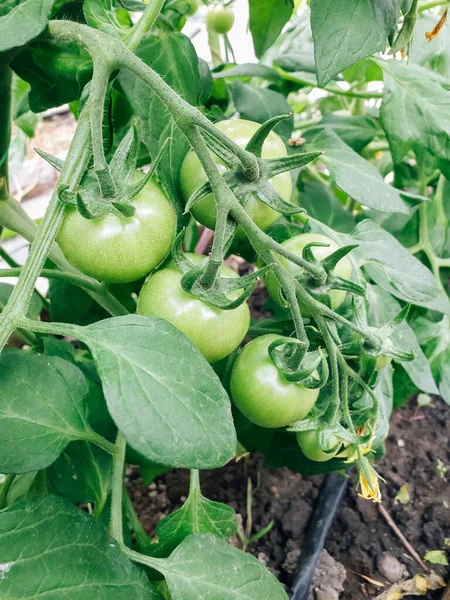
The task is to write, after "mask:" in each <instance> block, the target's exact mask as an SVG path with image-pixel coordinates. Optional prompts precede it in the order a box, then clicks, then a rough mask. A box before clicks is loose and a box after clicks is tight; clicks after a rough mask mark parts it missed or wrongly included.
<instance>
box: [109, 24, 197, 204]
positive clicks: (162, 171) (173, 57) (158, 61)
mask: <svg viewBox="0 0 450 600" xmlns="http://www.w3.org/2000/svg"><path fill="white" fill-rule="evenodd" d="M136 54H137V56H139V58H141V59H142V60H143V61H144V62H145V64H147V65H149V66H150V67H152V69H154V70H155V71H156V72H157V73H159V74H160V75H161V76H162V77H163V78H164V80H165V81H166V83H168V84H169V85H170V86H171V87H172V88H173V89H174V90H175V91H176V92H177V93H178V94H180V95H181V96H182V97H183V98H184V99H185V100H186V101H187V102H189V103H191V104H194V105H195V104H196V103H197V101H198V89H199V83H200V74H199V66H198V65H199V63H198V58H197V54H196V52H195V49H194V46H193V45H192V42H191V41H190V39H189V38H188V37H186V36H185V35H183V34H182V33H175V32H160V33H159V34H158V35H150V36H147V37H145V38H144V39H143V40H142V42H141V43H140V45H139V47H138V49H137V51H136ZM119 81H120V85H121V86H122V88H123V90H124V92H125V95H126V97H127V98H128V100H129V102H130V103H131V105H132V106H133V108H134V110H135V112H136V114H137V115H138V116H139V117H140V118H141V120H142V125H143V134H144V135H143V139H144V140H145V143H146V145H147V147H148V150H149V152H150V154H151V156H152V157H153V158H155V157H156V156H157V154H158V152H159V151H160V150H161V148H162V146H163V144H164V143H165V142H166V140H167V139H170V142H169V145H168V148H167V149H166V151H165V153H164V156H163V158H162V160H161V162H160V164H159V167H158V174H159V176H160V177H161V180H162V183H163V185H164V187H165V188H166V191H167V193H168V194H169V195H170V197H171V198H172V200H173V201H174V202H175V203H176V204H178V205H180V198H181V194H180V168H181V164H182V162H183V160H184V157H185V156H186V152H187V150H188V143H187V141H186V139H185V138H184V136H183V135H182V134H181V133H180V131H179V130H178V128H177V127H176V125H175V123H174V121H173V119H172V117H171V116H170V113H169V112H168V110H167V108H166V106H165V105H164V102H163V101H161V100H160V99H159V98H158V97H157V96H156V95H155V94H154V93H153V92H152V91H151V90H150V88H149V87H148V86H147V85H146V84H144V83H142V81H140V80H139V79H138V78H137V77H136V76H135V75H133V74H132V73H130V72H129V71H126V70H122V72H121V73H120V76H119ZM155 115H158V118H155Z"/></svg>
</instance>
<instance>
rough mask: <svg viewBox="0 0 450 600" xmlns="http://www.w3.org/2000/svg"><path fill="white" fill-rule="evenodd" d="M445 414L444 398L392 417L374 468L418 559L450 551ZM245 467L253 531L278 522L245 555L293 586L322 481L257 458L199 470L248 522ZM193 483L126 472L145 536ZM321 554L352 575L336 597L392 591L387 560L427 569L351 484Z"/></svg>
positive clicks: (181, 477) (211, 490) (207, 485)
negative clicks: (404, 498) (403, 492)
mask: <svg viewBox="0 0 450 600" xmlns="http://www.w3.org/2000/svg"><path fill="white" fill-rule="evenodd" d="M448 415H449V407H448V406H446V405H445V404H444V403H443V402H442V401H441V400H439V399H436V401H435V402H434V406H433V407H430V406H428V407H423V408H421V409H420V411H418V412H417V410H416V404H415V402H414V401H411V402H410V404H409V405H407V406H405V407H404V408H402V409H401V410H399V411H397V412H396V413H395V415H394V418H393V421H392V425H391V432H390V435H389V438H388V440H387V454H386V457H385V458H384V459H382V460H381V461H380V462H379V463H378V470H379V472H380V473H381V475H382V476H383V477H384V479H385V480H386V483H385V484H383V485H382V489H383V506H384V507H385V508H386V509H387V511H388V512H389V514H390V515H391V517H392V518H393V520H394V522H395V523H396V524H397V525H398V527H399V528H400V530H401V531H402V532H403V534H404V535H405V536H406V538H407V539H408V541H409V542H410V543H411V545H412V546H413V548H414V549H415V550H416V551H417V552H418V554H419V555H420V556H421V557H423V556H424V554H425V553H426V552H427V551H429V550H440V549H445V548H448V544H449V543H450V539H449V538H450V486H449V484H450V471H449V470H447V465H449V464H450V449H449V444H448V435H449V430H448V429H449V428H448V422H449V419H448ZM438 459H439V461H441V462H438ZM246 469H248V470H247V473H248V476H249V477H251V479H252V482H253V484H254V486H255V490H254V493H253V505H252V519H253V531H255V532H256V531H259V530H260V529H261V528H262V527H265V526H266V525H267V524H268V523H269V522H270V521H271V520H273V521H274V526H273V528H272V530H271V531H270V532H269V533H268V534H267V535H266V536H264V537H263V538H262V539H260V540H259V541H258V542H257V543H255V544H252V545H250V547H249V551H250V552H251V553H252V554H254V555H255V556H257V557H258V558H259V559H260V560H262V561H263V562H264V563H265V564H267V566H268V567H269V568H270V569H271V570H272V571H273V572H274V573H275V574H276V575H277V577H278V578H279V579H280V580H281V581H282V582H283V583H284V584H285V585H286V586H288V587H289V586H290V585H291V583H292V581H293V577H294V575H295V572H296V565H297V561H298V558H299V555H300V551H301V546H302V539H303V535H304V532H305V527H306V525H307V523H308V519H309V517H310V516H311V513H312V511H313V509H314V506H315V503H316V500H317V497H318V494H319V490H320V486H321V484H322V481H323V478H322V476H316V477H302V476H301V475H299V474H295V473H292V472H290V471H289V470H287V469H279V470H276V471H269V470H267V469H265V468H264V467H263V460H262V457H259V456H255V457H253V458H252V459H251V460H250V462H249V463H248V465H247V466H246V465H245V464H244V463H242V462H241V463H238V464H230V465H228V466H226V467H224V468H223V469H220V470H216V471H205V472H202V477H201V480H202V491H203V494H204V495H205V496H206V497H207V498H211V499H213V500H217V501H220V502H225V503H226V504H228V505H230V506H232V507H233V508H234V509H235V510H236V511H237V512H238V514H239V515H240V516H241V518H242V520H243V522H244V524H245V521H246V518H247V515H246V495H247V476H246V472H245V471H246ZM188 479H189V474H188V472H187V471H184V470H177V471H173V472H171V473H168V474H167V475H165V476H163V477H160V478H158V479H157V480H156V481H155V482H154V483H152V484H151V485H150V486H149V487H144V486H143V485H142V480H141V479H140V477H139V471H138V470H134V471H133V472H132V473H131V474H130V479H129V491H130V494H131V497H132V499H133V502H134V505H135V507H136V509H137V511H138V513H139V515H140V517H141V519H142V521H143V523H144V526H145V528H146V530H147V531H148V533H150V534H154V532H155V526H156V524H157V523H158V521H159V520H160V519H161V518H162V517H163V516H164V515H165V514H167V513H168V512H171V511H172V510H174V509H176V508H178V507H179V506H180V504H181V503H182V502H183V500H184V499H185V497H186V494H187V491H188ZM404 485H406V486H408V490H409V494H410V501H409V502H408V503H407V504H402V503H401V502H398V500H397V501H396V500H395V497H396V495H397V494H398V492H399V490H400V488H401V487H402V486H404ZM325 547H326V549H327V551H328V552H329V554H330V555H331V556H332V557H333V558H334V559H335V560H336V561H338V562H340V563H342V565H343V566H344V567H345V569H346V575H347V576H346V581H345V583H344V591H343V592H342V594H341V595H340V596H339V598H340V600H355V599H359V598H373V597H374V596H376V594H377V593H380V592H381V591H383V588H378V589H377V588H376V587H375V586H373V585H371V584H370V583H369V582H368V581H367V580H365V579H364V578H363V577H361V576H362V575H364V576H366V577H370V578H372V579H375V580H376V581H378V582H380V583H384V584H385V585H386V588H387V587H389V582H388V580H387V579H386V575H388V576H391V574H389V573H387V572H386V566H384V568H383V564H382V563H383V562H384V563H385V562H386V560H391V557H394V558H395V559H397V560H398V561H399V562H400V563H401V564H402V565H404V567H405V569H406V570H407V572H408V573H409V574H410V575H414V574H416V573H418V572H421V568H420V567H419V566H418V565H417V564H416V563H415V561H414V560H413V559H412V557H411V556H410V555H409V553H408V552H407V551H406V550H405V548H404V546H403V545H402V543H401V542H400V540H399V539H398V537H397V536H396V535H395V534H394V533H393V531H392V530H391V528H390V526H389V525H388V524H387V523H386V521H385V519H384V518H383V517H382V516H381V515H380V513H379V511H378V507H377V505H376V504H373V503H371V502H368V501H365V500H362V499H361V498H359V497H358V496H357V494H356V492H355V489H354V485H353V483H352V482H351V483H350V485H349V486H348V488H347V491H346V494H345V497H344V500H343V502H342V505H341V507H340V509H339V511H338V514H337V517H336V519H335V521H334V524H333V526H332V528H331V530H330V533H329V536H328V539H327V542H326V545H325ZM393 564H394V570H395V568H396V567H398V563H397V562H396V561H393ZM379 567H380V568H381V572H380V570H379ZM430 567H432V568H434V569H435V570H436V571H438V572H440V573H441V574H442V575H444V576H445V574H446V572H445V568H443V567H439V566H438V565H431V564H430ZM400 574H401V572H400ZM394 576H395V575H394ZM386 588H384V589H386ZM441 593H442V592H438V593H435V594H434V595H433V594H429V596H428V598H430V599H431V598H434V599H437V598H439V597H440V594H441Z"/></svg>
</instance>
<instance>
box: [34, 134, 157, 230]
mask: <svg viewBox="0 0 450 600" xmlns="http://www.w3.org/2000/svg"><path fill="white" fill-rule="evenodd" d="M168 141H169V140H167V141H166V142H165V143H164V145H163V147H162V148H161V150H160V152H159V154H158V156H157V157H156V159H155V160H154V161H153V163H152V165H151V168H150V169H149V171H148V172H147V173H146V174H145V175H143V176H142V177H140V178H139V180H138V181H133V179H134V178H135V175H136V165H137V159H138V152H139V143H140V142H139V136H138V131H137V127H136V125H134V124H133V125H132V127H130V129H129V130H128V132H127V133H126V134H125V136H124V138H123V139H122V141H121V142H120V144H119V146H118V148H117V150H116V152H115V154H114V155H113V157H112V158H111V161H110V163H109V165H108V173H109V176H110V177H111V179H112V182H113V187H114V196H105V194H104V189H103V188H102V184H101V181H100V180H99V178H98V175H99V173H98V171H97V172H94V171H93V170H89V171H87V172H86V173H85V174H84V175H83V178H82V180H81V183H80V185H79V186H78V187H77V188H75V189H72V187H71V186H70V185H60V186H59V188H58V198H59V200H60V201H61V202H63V203H64V204H67V205H69V206H76V208H77V209H78V212H79V213H80V214H81V215H82V216H83V217H85V218H86V219H98V218H99V217H102V216H104V215H105V214H106V213H108V212H116V213H119V214H120V215H122V216H124V217H132V216H133V215H134V214H135V207H134V206H133V204H132V201H133V199H134V198H135V197H136V196H137V195H138V194H139V193H140V192H141V191H142V190H143V189H144V187H145V186H146V184H147V183H148V182H149V181H150V179H151V178H152V177H153V175H154V174H155V171H156V168H157V166H158V164H159V161H160V160H161V157H162V155H163V153H164V151H165V149H166V146H167V143H168ZM40 155H41V156H42V157H43V158H44V159H45V160H46V161H47V162H48V163H49V164H51V165H52V166H53V167H54V168H55V169H57V170H58V171H60V170H61V168H62V165H63V163H62V161H58V159H56V158H55V157H52V156H50V155H48V154H47V153H44V152H42V151H41V152H40Z"/></svg>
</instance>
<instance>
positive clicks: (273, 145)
mask: <svg viewBox="0 0 450 600" xmlns="http://www.w3.org/2000/svg"><path fill="white" fill-rule="evenodd" d="M216 126H217V128H218V129H220V131H222V132H223V133H225V135H227V136H228V137H229V138H231V139H232V140H233V141H234V142H235V143H236V144H237V145H238V146H240V147H241V148H245V146H246V145H247V144H248V142H249V141H250V139H251V138H252V136H253V134H254V133H255V132H256V131H257V130H258V128H259V127H260V124H259V123H254V122H253V121H245V120H243V119H230V120H228V121H220V122H219V123H217V125H216ZM286 155H287V151H286V146H285V145H284V142H283V140H282V139H281V138H280V137H279V136H278V135H277V134H276V133H274V132H273V131H272V132H270V134H269V135H268V136H267V139H266V141H265V142H264V146H263V150H262V157H263V158H280V157H282V156H286ZM214 160H215V161H216V163H217V164H218V165H219V170H220V171H221V172H222V173H223V172H225V171H226V170H227V169H226V167H225V165H224V163H223V162H222V161H221V160H220V158H218V157H217V156H216V157H215V158H214ZM206 181H207V177H206V174H205V171H204V170H203V167H202V165H201V164H200V161H199V159H198V157H197V155H196V154H195V152H194V151H193V150H191V151H190V152H188V154H187V156H186V158H185V159H184V162H183V165H182V167H181V190H182V193H183V196H184V199H185V201H186V202H187V201H188V200H189V198H190V197H191V195H192V194H193V193H194V192H195V190H196V189H197V188H199V187H200V186H201V185H203V184H204V183H205V182H206ZM270 183H271V184H272V185H273V187H274V188H275V190H276V191H277V192H278V193H279V194H280V196H282V197H283V198H284V199H285V200H287V201H289V200H290V197H291V194H292V178H291V175H290V174H289V173H280V174H279V175H276V176H275V177H273V178H272V179H271V180H270ZM245 210H246V211H247V213H248V214H249V215H250V216H251V218H252V219H253V220H254V222H255V223H256V224H257V225H258V227H260V228H261V229H267V227H269V225H271V224H272V223H273V222H274V221H276V220H277V219H278V217H279V216H280V214H279V213H278V212H277V211H275V210H273V209H272V208H270V207H269V206H267V205H266V204H264V203H263V202H261V201H260V200H258V199H256V198H254V197H252V198H251V199H250V200H249V201H248V203H247V204H246V205H245ZM191 213H192V214H193V215H194V217H195V218H196V219H197V221H198V222H199V223H201V224H202V225H204V226H205V227H208V229H215V227H216V202H215V200H214V196H213V195H212V194H209V195H208V196H205V198H202V199H201V200H200V201H199V202H196V203H195V204H194V206H193V207H192V209H191ZM238 235H240V236H242V235H243V232H242V230H241V229H240V228H238Z"/></svg>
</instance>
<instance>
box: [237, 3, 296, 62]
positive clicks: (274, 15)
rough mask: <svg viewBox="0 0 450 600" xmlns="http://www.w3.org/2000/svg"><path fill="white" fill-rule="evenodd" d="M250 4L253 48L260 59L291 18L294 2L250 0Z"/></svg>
mask: <svg viewBox="0 0 450 600" xmlns="http://www.w3.org/2000/svg"><path fill="white" fill-rule="evenodd" d="M248 4H249V11H250V21H249V27H250V32H251V34H252V38H253V46H254V48H255V54H256V56H257V57H258V58H260V57H261V56H262V55H263V54H264V52H265V51H266V50H267V49H268V48H270V46H271V45H272V44H273V43H274V42H275V40H276V39H277V37H278V36H279V34H280V33H281V30H282V29H283V27H284V26H285V25H286V23H287V22H288V21H289V19H290V18H291V15H292V10H293V8H294V3H293V1H292V0H264V2H261V0H248Z"/></svg>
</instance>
